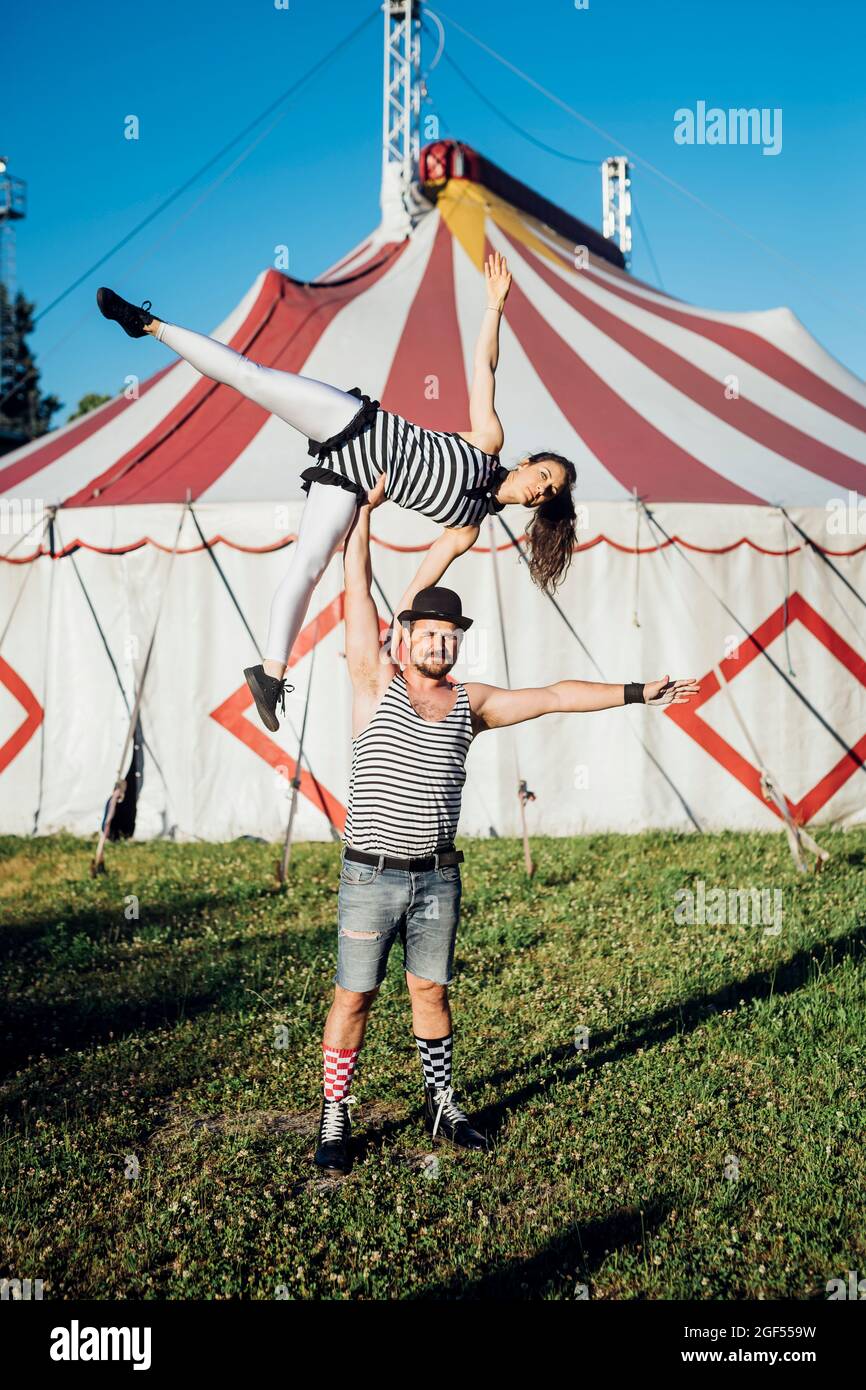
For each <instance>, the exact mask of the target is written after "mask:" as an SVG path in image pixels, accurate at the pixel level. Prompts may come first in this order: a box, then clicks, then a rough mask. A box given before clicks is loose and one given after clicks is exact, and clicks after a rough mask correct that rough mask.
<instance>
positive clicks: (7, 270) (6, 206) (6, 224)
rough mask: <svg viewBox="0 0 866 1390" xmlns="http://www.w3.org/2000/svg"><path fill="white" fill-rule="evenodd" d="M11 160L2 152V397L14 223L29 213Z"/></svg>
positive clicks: (24, 188) (12, 288)
mask: <svg viewBox="0 0 866 1390" xmlns="http://www.w3.org/2000/svg"><path fill="white" fill-rule="evenodd" d="M8 169H9V161H8V159H5V158H4V157H3V156H2V155H0V284H2V285H3V287H4V289H5V290H6V295H5V297H4V296H3V295H0V397H2V395H3V376H4V368H5V363H6V337H7V333H8V324H7V315H6V314H5V313H4V309H3V306H4V302H5V300H6V299H8V301H9V303H10V305H11V303H12V300H13V298H14V296H15V223H16V222H19V221H20V220H21V218H22V217H26V215H27V185H26V183H25V182H24V180H23V179H16V178H13V176H12V175H11V174H10V173H9V172H8Z"/></svg>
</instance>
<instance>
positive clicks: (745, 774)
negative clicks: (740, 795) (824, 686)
mask: <svg viewBox="0 0 866 1390" xmlns="http://www.w3.org/2000/svg"><path fill="white" fill-rule="evenodd" d="M787 607H788V611H787V617H786V615H785V605H784V604H780V606H779V607H778V608H777V609H776V610H775V611H774V612H772V613H770V614H769V616H768V617H766V618H765V619H764V621H763V622H762V623H761V624H760V626H759V627H756V628H755V630H754V632H753V633H751V634H750V636H749V637H748V638H747V639H746V643H747V644H748V645H747V646H746V650H745V651H743V648H742V647H741V649H740V654H739V655H738V656H731V657H726V658H725V659H724V660H723V661H721V662H720V663H719V665H720V667H721V670H722V674H723V675H724V677H725V679H726V680H727V681H729V682H730V681H733V680H734V678H735V677H736V676H738V675H740V674H741V673H742V672H743V671H745V670H746V668H747V667H748V666H749V664H750V663H751V662H752V661H754V660H755V658H756V657H759V656H760V655H761V648H767V647H769V645H770V643H771V642H773V641H775V639H776V638H777V637H779V636H780V635H781V633H783V632H784V630H785V628H786V627H788V626H789V624H791V623H793V622H795V621H798V622H801V623H802V624H803V626H804V627H805V628H807V629H808V631H809V632H811V634H812V636H813V637H815V638H817V640H818V641H819V642H821V643H822V644H823V645H824V646H825V647H826V648H827V650H828V651H829V652H830V653H831V654H832V655H833V656H834V657H836V659H837V660H838V661H840V662H841V663H842V665H843V666H844V667H846V669H847V670H849V671H850V672H851V674H852V676H854V678H855V679H856V680H858V681H859V682H860V684H861V685H862V686H864V687H866V660H864V659H863V657H862V656H859V655H858V653H857V652H855V651H854V649H853V647H850V646H849V645H848V643H847V642H846V641H845V639H844V637H840V635H839V633H838V632H836V630H835V629H834V628H832V627H831V626H830V624H829V623H828V622H827V620H826V619H825V618H822V617H821V615H820V613H816V611H815V609H814V608H813V607H812V606H811V604H809V603H807V602H806V600H805V599H804V598H803V596H802V594H799V593H793V594H791V595H790V597H789V599H788V605H787ZM744 645H746V644H744ZM700 686H701V693H700V695H698V696H697V698H696V699H694V700H692V702H691V703H690V704H688V705H672V706H670V707H669V708H668V709H666V710H665V714H666V715H667V716H668V718H669V719H672V720H673V721H674V723H675V724H678V725H679V727H680V728H681V729H684V730H685V732H686V733H687V734H689V735H690V736H691V737H692V738H693V739H694V740H695V741H696V742H697V743H699V744H700V745H701V747H702V748H704V749H706V751H707V752H708V753H709V754H710V756H711V757H713V758H715V759H716V762H718V763H720V764H721V766H722V767H723V768H724V769H725V770H726V771H727V772H729V773H730V774H731V776H732V777H735V778H736V779H737V781H738V782H741V783H742V785H743V786H744V787H745V788H746V789H747V790H748V791H750V792H751V793H752V795H753V796H756V797H757V798H758V800H759V801H760V802H761V804H762V805H764V806H769V809H770V810H771V811H772V812H773V814H774V815H776V816H778V817H779V819H780V820H781V814H780V812H779V810H778V808H777V807H776V806H774V805H773V804H772V802H768V801H766V800H765V798H764V794H763V792H762V791H761V774H760V771H759V769H758V768H756V767H755V766H754V765H753V764H752V763H750V762H749V760H748V758H744V757H743V755H742V754H741V753H738V752H737V750H736V749H735V748H733V747H732V746H731V744H730V743H728V742H727V740H726V739H724V738H722V736H721V735H720V734H718V733H717V732H716V730H715V729H713V728H711V727H710V725H709V724H708V723H707V722H706V720H704V719H702V718H701V717H700V715H699V714H698V710H699V709H700V707H701V705H704V704H706V702H707V701H708V700H710V699H712V697H713V696H714V695H715V694H716V693H717V692H718V691H719V682H718V680H717V679H716V676H715V673H714V672H713V671H708V672H707V674H706V675H705V676H703V677H702V678H701V681H700ZM864 763H866V733H864V734H863V736H862V738H860V739H859V741H858V742H857V743H856V744H855V745H854V747H853V748H852V749H851V750H850V751H849V752H848V753H843V755H842V757H841V758H840V759H839V761H838V762H837V763H835V764H834V765H833V767H831V768H830V770H829V771H828V772H827V773H825V775H824V776H823V777H821V778H820V779H819V780H818V781H817V782H816V783H815V785H814V786H813V787H812V788H811V789H810V790H809V791H807V792H806V793H805V795H804V796H802V797H801V798H800V800H799V801H797V802H792V801H789V800H788V798H787V797H786V798H785V799H786V801H787V802H788V809H789V810H790V812H791V815H792V817H793V819H794V820H795V821H796V822H797V824H798V825H807V824H808V823H809V821H810V820H811V819H812V817H813V816H814V815H816V814H817V812H818V811H820V809H821V807H822V806H824V805H825V804H826V802H828V801H829V800H830V797H831V796H834V795H835V793H836V792H837V791H838V790H839V788H840V787H841V786H843V784H844V783H845V782H847V780H848V778H849V777H851V776H853V774H854V773H855V772H857V771H859V770H861V769H862V768H863V766H864Z"/></svg>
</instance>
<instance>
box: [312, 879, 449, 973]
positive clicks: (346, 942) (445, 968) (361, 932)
mask: <svg viewBox="0 0 866 1390" xmlns="http://www.w3.org/2000/svg"><path fill="white" fill-rule="evenodd" d="M461 893H462V884H461V880H460V866H459V864H449V865H447V866H445V867H443V868H441V869H427V870H425V871H424V872H423V873H412V872H410V871H409V870H408V869H379V868H377V867H376V865H375V864H356V863H355V862H354V861H352V860H347V859H344V860H343V865H342V869H341V872H340V891H339V895H338V898H337V916H338V926H337V973H336V975H335V976H334V981H335V983H336V984H338V985H341V986H342V987H343V989H350V990H353V991H355V992H357V993H361V994H362V993H366V992H367V991H368V990H372V989H376V987H377V986H378V985H380V984H381V983H382V981H383V980H384V978H385V971H386V970H387V967H388V953H389V952H390V950H391V947H392V945H393V944H394V941H395V940H396V938H397V937H398V936H399V937H400V940H401V942H402V944H403V965H404V969H406V970H408V971H409V973H410V974H411V975H417V976H418V977H419V979H422V980H434V981H435V982H436V983H437V984H440V985H449V984H450V983H451V969H452V966H453V963H454V943H455V940H456V937H457V924H458V922H459V920H460V897H461Z"/></svg>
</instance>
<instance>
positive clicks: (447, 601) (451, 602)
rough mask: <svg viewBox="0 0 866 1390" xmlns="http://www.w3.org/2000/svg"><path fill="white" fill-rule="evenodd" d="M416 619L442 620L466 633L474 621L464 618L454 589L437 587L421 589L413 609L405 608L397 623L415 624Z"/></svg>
mask: <svg viewBox="0 0 866 1390" xmlns="http://www.w3.org/2000/svg"><path fill="white" fill-rule="evenodd" d="M416 618H442V620H443V621H444V622H448V623H453V624H454V626H455V627H459V628H462V630H463V631H464V632H465V631H466V629H467V628H468V627H471V626H472V619H471V618H465V617H464V616H463V605H462V603H461V602H460V595H459V594H455V592H454V590H453V589H439V588H437V587H436V586H435V585H434V586H433V588H430V589H419V590H418V592H417V594H416V595H415V598H414V599H413V601H412V607H411V608H404V609H403V612H402V613H398V614H397V621H398V622H401V623H413V622H414V621H415V619H416Z"/></svg>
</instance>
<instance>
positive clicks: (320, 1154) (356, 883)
mask: <svg viewBox="0 0 866 1390" xmlns="http://www.w3.org/2000/svg"><path fill="white" fill-rule="evenodd" d="M406 877H407V876H406V875H399V874H396V875H395V874H392V873H390V872H389V871H388V870H384V871H382V872H380V871H379V870H378V869H377V868H375V867H373V866H368V865H365V864H356V863H353V862H351V861H348V860H344V861H343V865H342V868H341V870H340V891H339V894H338V897H337V918H338V923H337V972H336V976H335V979H334V985H335V989H334V1002H333V1004H332V1005H331V1010H330V1013H329V1014H328V1018H327V1022H326V1024H325V1032H324V1036H323V1038H322V1054H323V1061H324V1087H323V1090H324V1094H323V1096H322V1118H321V1121H320V1125H319V1145H318V1148H317V1150H316V1158H315V1161H316V1163H317V1165H318V1166H319V1167H320V1168H326V1169H328V1171H330V1172H337V1173H347V1172H348V1171H349V1169H350V1167H351V1154H350V1141H351V1137H352V1125H351V1121H350V1119H349V1106H350V1104H351V1103H352V1099H353V1098H352V1097H351V1096H350V1094H349V1092H350V1088H351V1083H352V1077H353V1075H354V1072H355V1067H356V1065H357V1062H358V1054H359V1052H360V1050H361V1044H362V1043H363V1041H364V1032H365V1030H366V1027H367V1018H368V1015H369V1012H370V1009H371V1008H372V1005H373V1000H374V999H375V997H376V995H377V993H378V992H379V987H380V985H381V983H382V981H383V979H384V978H385V971H386V969H387V966H388V952H389V951H390V949H391V943H392V942H393V940H394V936H395V933H396V932H397V930H398V928H399V924H400V920H401V908H402V905H403V899H404V898H405V896H406V890H405V885H404V883H403V880H404V879H405V878H406Z"/></svg>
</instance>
